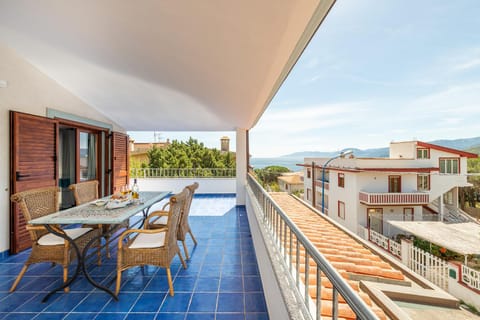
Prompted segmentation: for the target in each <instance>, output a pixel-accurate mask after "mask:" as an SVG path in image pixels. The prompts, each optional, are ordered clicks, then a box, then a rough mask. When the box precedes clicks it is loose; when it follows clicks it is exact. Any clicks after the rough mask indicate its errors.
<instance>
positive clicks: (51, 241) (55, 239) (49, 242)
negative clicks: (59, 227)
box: [38, 228, 92, 246]
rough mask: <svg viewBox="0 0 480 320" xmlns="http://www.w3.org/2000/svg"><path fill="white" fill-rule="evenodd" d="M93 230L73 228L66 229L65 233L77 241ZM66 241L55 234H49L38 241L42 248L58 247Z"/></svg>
mask: <svg viewBox="0 0 480 320" xmlns="http://www.w3.org/2000/svg"><path fill="white" fill-rule="evenodd" d="M90 230H92V228H73V229H65V230H63V231H65V233H66V234H67V236H69V237H70V238H72V239H73V240H75V239H77V238H78V237H80V236H82V235H84V234H85V233H87V232H89V231H90ZM64 242H65V239H63V238H62V237H59V236H56V235H54V234H53V233H47V234H46V235H43V236H42V237H40V239H38V244H39V245H41V246H57V245H59V244H64Z"/></svg>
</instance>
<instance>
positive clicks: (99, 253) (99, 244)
mask: <svg viewBox="0 0 480 320" xmlns="http://www.w3.org/2000/svg"><path fill="white" fill-rule="evenodd" d="M97 265H99V266H101V265H102V240H100V238H99V239H98V242H97Z"/></svg>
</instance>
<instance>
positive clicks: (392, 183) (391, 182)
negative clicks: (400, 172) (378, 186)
mask: <svg viewBox="0 0 480 320" xmlns="http://www.w3.org/2000/svg"><path fill="white" fill-rule="evenodd" d="M388 192H394V193H399V192H402V177H401V176H388Z"/></svg>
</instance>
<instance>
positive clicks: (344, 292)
mask: <svg viewBox="0 0 480 320" xmlns="http://www.w3.org/2000/svg"><path fill="white" fill-rule="evenodd" d="M247 182H248V186H249V188H250V190H251V191H252V192H253V194H254V195H255V198H256V200H257V201H258V203H259V205H260V206H261V208H262V213H263V223H264V224H266V225H267V227H268V228H267V229H268V230H270V233H271V234H270V235H271V236H272V238H273V243H274V244H276V246H277V249H278V250H279V252H283V255H282V258H283V261H284V263H286V264H288V267H287V268H286V269H287V270H289V271H290V273H291V277H292V279H293V280H294V282H295V285H296V288H297V290H299V291H300V288H301V286H302V285H304V286H305V288H304V292H303V293H302V292H299V293H300V294H301V295H302V296H303V297H304V301H303V303H304V304H305V307H306V308H307V310H309V311H310V307H309V305H310V295H309V281H308V279H309V277H310V270H309V265H310V263H309V259H313V261H314V262H315V263H316V266H317V270H316V277H317V281H316V290H317V294H316V297H317V298H316V299H315V300H316V315H315V316H313V315H312V318H315V319H317V320H318V319H321V314H320V310H321V308H320V307H321V301H322V300H321V292H320V290H321V281H320V280H321V278H320V277H321V273H322V272H323V274H324V275H325V276H326V277H327V278H328V280H330V282H331V283H332V286H333V299H332V318H333V319H338V294H340V295H341V296H342V297H343V298H344V300H345V301H346V303H347V304H348V305H349V306H350V308H351V309H352V310H353V312H354V313H355V314H356V315H357V319H378V317H377V316H376V315H375V314H374V313H373V311H372V310H371V309H370V308H369V307H368V305H367V304H366V303H365V302H364V301H363V300H362V299H361V298H360V297H359V295H358V294H357V292H355V291H354V290H353V289H352V288H351V287H350V285H349V284H348V283H347V282H346V281H345V280H344V279H343V278H342V276H341V275H340V273H339V272H338V271H337V270H336V269H335V268H334V267H333V266H332V265H331V264H330V262H329V261H328V260H327V259H326V258H325V257H324V256H323V255H322V254H321V253H320V252H319V251H318V249H317V248H316V247H315V246H314V245H313V244H312V243H311V241H310V240H309V239H308V238H307V237H306V236H305V235H304V234H303V233H302V231H301V230H300V229H298V228H297V226H296V225H295V223H294V222H293V221H291V220H290V218H289V217H288V216H287V214H286V213H285V212H284V211H283V210H282V209H281V208H280V207H279V206H278V205H277V204H276V203H275V201H274V200H273V199H272V198H271V197H270V195H269V194H268V193H267V192H266V191H265V190H264V189H263V188H262V186H261V185H260V184H259V183H258V182H257V181H256V179H255V178H254V177H253V176H252V175H251V174H249V175H248V178H247ZM319 219H320V218H319ZM287 229H288V230H287ZM292 235H294V236H295V239H296V241H293V238H292ZM287 238H288V240H289V241H287ZM282 240H283V241H282ZM294 242H295V244H294ZM300 245H301V246H302V247H303V250H304V251H305V263H304V265H305V274H304V276H305V283H302V282H301V280H300V249H301V248H300ZM293 247H295V251H296V252H295V253H293V250H292V248H293ZM293 255H294V256H295V260H296V261H295V263H293V259H292V258H293V257H292V256H293ZM293 268H294V269H295V270H293Z"/></svg>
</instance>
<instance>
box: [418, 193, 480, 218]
mask: <svg viewBox="0 0 480 320" xmlns="http://www.w3.org/2000/svg"><path fill="white" fill-rule="evenodd" d="M426 211H427V212H428V213H432V212H435V213H436V214H438V215H439V217H440V208H439V201H438V199H436V200H434V201H433V202H431V203H430V204H429V205H427V206H425V207H424V212H426ZM443 221H444V222H445V223H464V222H475V223H478V221H477V220H476V219H475V218H473V217H471V216H470V215H469V214H467V213H466V212H464V211H463V210H461V209H460V208H455V207H453V206H450V205H445V206H444V207H443Z"/></svg>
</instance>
